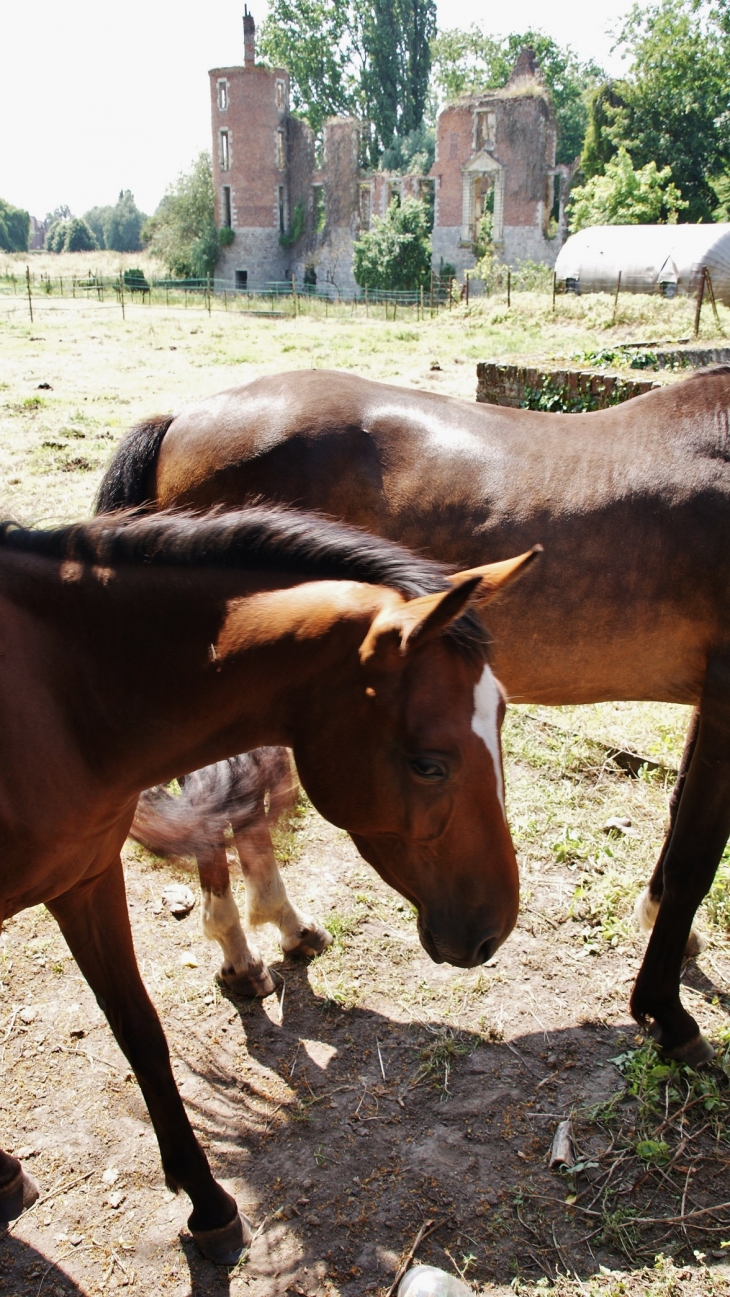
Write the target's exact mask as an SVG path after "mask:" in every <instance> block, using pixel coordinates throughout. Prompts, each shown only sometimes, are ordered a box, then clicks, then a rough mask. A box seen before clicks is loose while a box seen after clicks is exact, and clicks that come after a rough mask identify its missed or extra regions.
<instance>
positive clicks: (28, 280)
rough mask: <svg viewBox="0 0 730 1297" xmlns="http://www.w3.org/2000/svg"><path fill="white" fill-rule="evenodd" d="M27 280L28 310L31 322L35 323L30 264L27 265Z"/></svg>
mask: <svg viewBox="0 0 730 1297" xmlns="http://www.w3.org/2000/svg"><path fill="white" fill-rule="evenodd" d="M25 282H26V284H27V285H28V310H29V311H30V322H31V324H32V323H33V298H32V297H31V292H30V266H26V267H25Z"/></svg>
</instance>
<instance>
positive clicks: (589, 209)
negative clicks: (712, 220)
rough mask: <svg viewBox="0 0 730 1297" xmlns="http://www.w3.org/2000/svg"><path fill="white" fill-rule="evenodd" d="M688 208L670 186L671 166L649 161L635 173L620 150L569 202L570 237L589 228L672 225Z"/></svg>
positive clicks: (573, 193) (675, 187)
mask: <svg viewBox="0 0 730 1297" xmlns="http://www.w3.org/2000/svg"><path fill="white" fill-rule="evenodd" d="M686 206H687V203H686V202H685V201H684V199H683V198H682V195H681V194H680V192H679V190H678V189H677V186H676V185H674V184H672V169H671V167H663V168H662V170H661V171H659V170H658V169H657V165H656V162H648V163H647V164H646V166H645V167H641V168H640V169H639V170H638V171H635V170H634V168H633V166H632V163H631V158H630V156H629V154H628V153H627V152H626V149H623V148H621V149H619V151H618V153H617V154H616V156H615V158H612V159H611V161H610V162H608V163H607V164H606V170H605V172H604V174H603V175H595V176H591V178H590V179H589V180H587V181H586V183H585V185H583V186H581V187H580V188H578V189H574V190H573V192H572V194H571V199H570V218H569V227H570V232H571V234H575V232H576V230H583V229H585V227H586V226H588V225H657V224H663V223H665V222H669V223H670V224H671V223H674V222H676V220H677V216H678V213H679V212H680V211H681V210H682V209H683V208H685V207H686Z"/></svg>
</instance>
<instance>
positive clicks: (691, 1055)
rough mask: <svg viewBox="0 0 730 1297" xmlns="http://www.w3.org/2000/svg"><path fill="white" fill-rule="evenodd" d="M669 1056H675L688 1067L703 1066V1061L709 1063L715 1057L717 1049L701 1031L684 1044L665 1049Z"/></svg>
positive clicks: (674, 1057) (678, 1061)
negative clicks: (715, 1049)
mask: <svg viewBox="0 0 730 1297" xmlns="http://www.w3.org/2000/svg"><path fill="white" fill-rule="evenodd" d="M663 1052H664V1053H665V1054H666V1056H667V1058H673V1059H675V1061H676V1062H677V1063H686V1065H687V1067H694V1068H697V1067H701V1066H702V1064H703V1063H709V1062H711V1060H712V1059H713V1058H714V1057H715V1051H714V1049H713V1048H712V1045H711V1044H710V1042H709V1040H707V1038H706V1037H705V1036H703V1035H702V1034H701V1033H700V1032H698V1033H697V1035H696V1036H694V1037H693V1038H692V1040H688V1041H687V1042H686V1044H684V1045H677V1046H676V1048H675V1049H665V1050H664V1051H663Z"/></svg>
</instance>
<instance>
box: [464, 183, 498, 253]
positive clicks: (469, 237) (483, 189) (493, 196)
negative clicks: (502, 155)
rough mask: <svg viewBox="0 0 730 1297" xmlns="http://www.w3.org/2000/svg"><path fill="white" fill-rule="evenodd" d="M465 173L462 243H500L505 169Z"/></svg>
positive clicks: (465, 244)
mask: <svg viewBox="0 0 730 1297" xmlns="http://www.w3.org/2000/svg"><path fill="white" fill-rule="evenodd" d="M462 174H463V182H464V188H463V197H462V222H461V243H462V246H463V247H466V246H467V245H469V244H471V245H472V246H473V245H474V244H475V243H479V244H483V243H484V242H485V240H486V241H487V242H494V243H500V242H501V240H502V227H503V223H504V171H503V169H502V168H501V167H497V168H495V169H493V170H490V171H481V170H479V171H476V170H475V171H470V170H469V169H468V168H467V169H466V170H465V171H464V172H463V173H462Z"/></svg>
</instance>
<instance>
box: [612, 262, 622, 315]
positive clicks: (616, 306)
mask: <svg viewBox="0 0 730 1297" xmlns="http://www.w3.org/2000/svg"><path fill="white" fill-rule="evenodd" d="M620 292H621V271H620V270H619V272H618V278H617V280H616V293H615V296H614V299H613V319H612V320H611V323H612V324H615V323H616V312H617V310H618V295H619V293H620Z"/></svg>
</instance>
